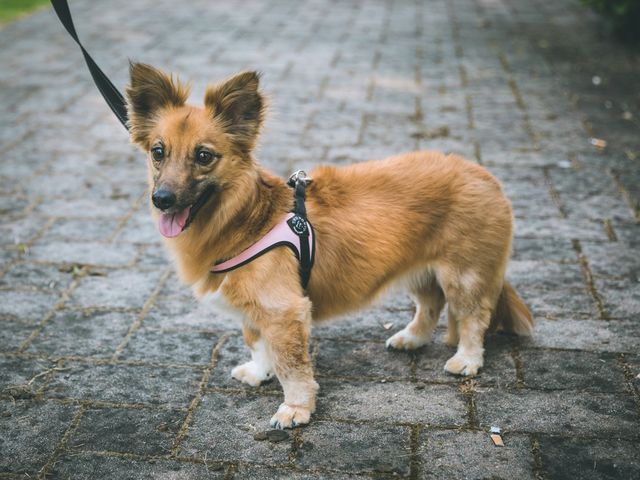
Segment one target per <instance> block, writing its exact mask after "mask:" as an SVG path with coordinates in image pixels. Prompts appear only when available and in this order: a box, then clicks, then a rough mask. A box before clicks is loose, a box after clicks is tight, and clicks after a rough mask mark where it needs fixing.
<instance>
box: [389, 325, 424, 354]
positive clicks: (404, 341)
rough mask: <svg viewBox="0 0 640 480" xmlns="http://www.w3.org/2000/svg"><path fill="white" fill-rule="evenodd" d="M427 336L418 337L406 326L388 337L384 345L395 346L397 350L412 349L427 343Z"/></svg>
mask: <svg viewBox="0 0 640 480" xmlns="http://www.w3.org/2000/svg"><path fill="white" fill-rule="evenodd" d="M429 340H430V339H429V338H424V337H418V336H416V335H414V334H413V333H411V332H410V331H409V330H407V329H406V328H404V329H402V330H400V331H399V332H398V333H396V334H395V335H393V336H392V337H389V338H388V339H387V342H386V343H385V345H386V346H387V348H397V349H398V350H414V349H416V348H419V347H421V346H423V345H426V344H427V343H429Z"/></svg>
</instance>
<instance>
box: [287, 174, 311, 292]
mask: <svg viewBox="0 0 640 480" xmlns="http://www.w3.org/2000/svg"><path fill="white" fill-rule="evenodd" d="M310 181H311V179H310V178H309V177H307V174H306V173H305V172H304V171H302V170H298V171H297V172H296V173H294V174H293V175H291V177H289V182H288V185H289V186H290V187H293V213H295V216H294V217H291V218H290V219H289V220H288V222H287V223H288V224H289V227H290V228H291V230H293V232H294V233H295V234H296V235H298V237H300V258H299V270H300V282H301V283H302V288H303V289H306V288H307V285H308V284H309V278H310V277H311V267H313V261H314V252H315V249H316V248H315V241H316V236H315V235H313V252H312V251H310V250H309V229H311V228H313V227H312V226H311V223H310V222H309V220H308V219H307V209H306V207H305V205H304V200H305V197H306V196H305V188H306V187H307V184H308V183H310Z"/></svg>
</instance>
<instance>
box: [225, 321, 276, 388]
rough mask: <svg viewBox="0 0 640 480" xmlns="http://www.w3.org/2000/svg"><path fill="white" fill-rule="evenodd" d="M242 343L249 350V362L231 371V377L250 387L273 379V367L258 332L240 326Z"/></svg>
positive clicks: (245, 326) (248, 327)
mask: <svg viewBox="0 0 640 480" xmlns="http://www.w3.org/2000/svg"><path fill="white" fill-rule="evenodd" d="M242 334H243V336H244V341H245V343H246V344H247V346H248V347H249V350H251V360H250V361H248V362H246V363H243V364H242V365H238V366H237V367H235V368H234V369H233V370H231V376H232V377H233V378H235V379H236V380H240V381H241V382H244V383H246V384H249V385H251V386H252V387H257V386H259V385H260V384H261V383H262V382H265V381H267V380H271V379H272V378H273V365H272V364H271V358H270V357H269V352H268V351H267V345H266V344H265V341H264V340H263V339H262V338H261V337H260V332H258V331H257V330H255V329H253V328H251V327H250V326H248V325H243V326H242Z"/></svg>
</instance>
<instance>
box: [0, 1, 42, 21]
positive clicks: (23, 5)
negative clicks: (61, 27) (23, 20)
mask: <svg viewBox="0 0 640 480" xmlns="http://www.w3.org/2000/svg"><path fill="white" fill-rule="evenodd" d="M49 4H50V2H49V0H0V23H7V22H10V21H11V20H15V19H16V18H19V17H21V16H22V15H25V14H27V13H29V12H32V11H33V10H35V9H37V8H38V7H41V6H43V5H49Z"/></svg>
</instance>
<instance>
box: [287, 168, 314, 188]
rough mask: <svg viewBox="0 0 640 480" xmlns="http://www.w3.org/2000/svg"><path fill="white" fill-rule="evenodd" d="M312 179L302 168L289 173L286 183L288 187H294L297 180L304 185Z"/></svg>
mask: <svg viewBox="0 0 640 480" xmlns="http://www.w3.org/2000/svg"><path fill="white" fill-rule="evenodd" d="M312 181H313V180H312V179H311V177H310V176H309V175H307V172H305V171H304V170H298V171H296V172H293V173H292V174H291V176H290V177H289V181H288V182H287V185H289V186H290V187H295V186H296V185H297V184H298V182H301V183H303V184H304V186H305V187H306V186H307V185H309V184H310V183H311V182H312Z"/></svg>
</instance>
